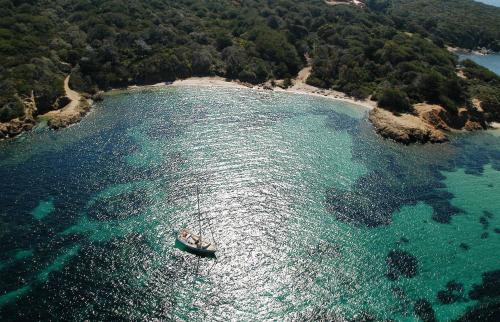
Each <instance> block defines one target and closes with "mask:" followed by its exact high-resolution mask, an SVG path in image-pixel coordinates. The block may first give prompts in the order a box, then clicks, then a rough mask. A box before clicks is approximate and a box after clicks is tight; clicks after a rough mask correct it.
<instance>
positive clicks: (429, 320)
mask: <svg viewBox="0 0 500 322" xmlns="http://www.w3.org/2000/svg"><path fill="white" fill-rule="evenodd" d="M414 311H415V314H416V315H417V316H418V317H419V318H420V320H422V321H424V322H435V321H437V320H436V314H435V313H434V309H433V308H432V305H431V303H430V302H429V301H427V300H426V299H420V300H418V301H417V302H415V306H414Z"/></svg>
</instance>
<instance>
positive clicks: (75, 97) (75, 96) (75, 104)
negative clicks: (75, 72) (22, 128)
mask: <svg viewBox="0 0 500 322" xmlns="http://www.w3.org/2000/svg"><path fill="white" fill-rule="evenodd" d="M64 91H65V92H66V96H67V97H68V98H69V99H70V100H71V102H69V104H67V105H66V106H65V107H63V108H61V109H59V110H55V111H50V112H47V113H46V114H45V115H47V116H50V117H53V116H56V115H57V116H70V115H76V114H80V109H79V103H80V99H81V97H82V96H81V95H80V93H78V92H76V91H74V90H72V89H71V88H69V75H68V76H66V78H65V79H64Z"/></svg>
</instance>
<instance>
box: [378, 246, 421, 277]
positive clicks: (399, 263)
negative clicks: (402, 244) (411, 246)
mask: <svg viewBox="0 0 500 322" xmlns="http://www.w3.org/2000/svg"><path fill="white" fill-rule="evenodd" d="M385 262H386V264H387V273H386V276H387V278H389V279H390V280H393V281H394V280H397V279H398V278H399V277H400V276H404V277H408V278H412V277H414V276H416V275H417V273H418V260H417V259H416V258H415V256H413V255H412V254H410V253H408V252H405V251H402V250H391V251H390V252H389V254H388V255H387V258H386V260H385Z"/></svg>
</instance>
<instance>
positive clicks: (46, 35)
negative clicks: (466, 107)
mask: <svg viewBox="0 0 500 322" xmlns="http://www.w3.org/2000/svg"><path fill="white" fill-rule="evenodd" d="M365 3H366V5H365V6H363V7H356V6H350V5H334V6H331V5H327V4H326V3H325V2H324V1H322V0H309V1H299V0H295V1H292V0H248V1H247V0H245V1H241V0H240V1H237V0H232V1H230V0H176V1H173V0H144V1H132V0H124V1H117V0H73V1H69V0H54V1H41V0H0V62H1V63H0V121H8V120H10V119H13V118H16V117H22V116H23V113H24V109H23V104H22V101H23V99H24V98H25V97H26V96H28V95H30V93H31V91H33V92H34V95H35V101H36V105H37V108H38V113H39V114H41V113H44V112H46V111H49V110H51V109H53V108H54V106H55V105H57V104H54V103H55V102H56V100H57V99H58V98H59V97H61V96H62V95H64V90H63V80H64V77H65V76H66V75H68V74H71V78H70V80H71V83H70V86H71V87H72V88H74V89H75V90H78V91H80V92H85V93H89V94H93V93H95V92H97V91H98V90H109V89H111V88H119V87H126V86H128V85H132V84H152V83H158V82H168V81H173V80H175V79H179V78H186V77H190V76H209V75H219V76H222V77H225V78H229V79H238V80H240V81H243V82H248V83H252V84H257V83H262V82H264V81H266V80H270V79H271V80H272V79H287V80H288V79H290V78H293V77H294V76H296V75H297V72H298V71H299V70H300V69H301V68H302V67H304V66H305V64H306V60H305V58H304V56H305V54H306V53H307V54H308V55H309V56H310V57H311V58H312V66H313V70H312V74H311V76H310V77H309V79H308V81H307V82H308V83H309V84H311V85H315V86H318V87H322V88H333V89H337V90H340V91H343V92H346V93H347V94H349V95H352V96H354V97H357V98H367V97H371V98H372V99H374V100H379V102H382V104H381V105H382V106H383V107H385V108H388V109H393V110H403V111H404V110H411V103H416V102H423V101H429V102H435V103H439V104H442V105H443V106H445V107H446V108H447V109H448V110H450V111H454V110H456V108H457V106H459V105H462V104H466V103H467V101H468V100H470V98H471V95H480V96H481V97H484V98H485V100H487V101H488V103H487V104H489V105H488V106H490V109H493V110H499V109H500V103H499V102H498V100H496V99H497V96H495V95H496V94H495V93H497V92H498V89H499V85H498V82H497V81H486V80H485V79H483V78H481V77H477V78H474V79H473V80H471V79H469V80H464V79H461V78H459V77H458V76H457V74H456V67H457V64H458V61H457V57H456V56H454V55H453V54H451V53H449V52H448V51H447V50H446V48H445V45H450V46H460V47H465V48H476V47H477V46H486V47H488V48H490V49H494V50H498V48H499V44H500V35H499V31H500V26H498V24H500V9H498V10H497V9H495V10H493V9H491V8H493V7H485V6H484V5H481V4H478V3H475V2H473V1H469V0H452V1H446V2H444V1H431V0H417V1H405V0H389V1H384V0H367V1H365ZM443 3H447V4H449V5H447V7H446V10H444V8H443ZM416 8H418V10H416ZM464 12H467V15H465V16H460V15H461V14H463V13H464ZM457 17H460V19H459V20H458V18H457ZM482 22H487V23H482ZM480 23H481V24H480ZM457 24H459V25H460V27H457ZM479 24H480V25H481V26H483V27H478V26H479ZM478 28H479V29H478ZM481 28H482V29H481ZM478 35H480V37H479V36H478ZM467 64H468V65H467V68H469V69H470V73H471V75H472V74H474V75H476V76H477V75H478V73H479V74H482V73H483V74H484V73H485V72H484V71H482V72H481V71H478V67H477V66H472V64H471V62H468V63H467ZM495 115H496V114H495Z"/></svg>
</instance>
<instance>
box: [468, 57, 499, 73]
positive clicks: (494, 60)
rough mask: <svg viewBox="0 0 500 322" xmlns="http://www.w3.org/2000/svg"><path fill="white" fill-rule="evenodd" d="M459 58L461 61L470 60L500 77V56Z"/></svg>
mask: <svg viewBox="0 0 500 322" xmlns="http://www.w3.org/2000/svg"><path fill="white" fill-rule="evenodd" d="M459 57H460V59H461V60H463V59H470V60H472V61H474V62H476V63H478V64H479V65H482V66H484V67H486V68H488V69H489V70H491V71H493V72H495V73H496V74H498V75H500V54H498V53H497V54H491V55H476V54H460V55H459Z"/></svg>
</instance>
